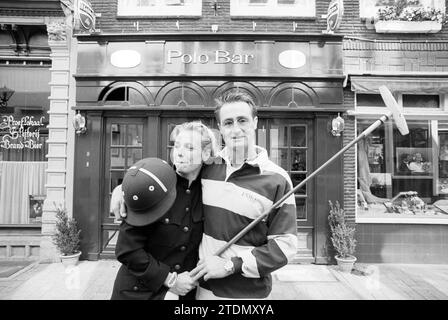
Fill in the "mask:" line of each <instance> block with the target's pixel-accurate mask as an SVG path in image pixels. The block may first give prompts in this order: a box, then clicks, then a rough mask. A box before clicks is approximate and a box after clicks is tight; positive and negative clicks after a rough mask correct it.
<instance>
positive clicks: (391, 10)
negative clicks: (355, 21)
mask: <svg viewBox="0 0 448 320" xmlns="http://www.w3.org/2000/svg"><path fill="white" fill-rule="evenodd" d="M412 5H413V3H412V2H409V1H407V0H399V1H396V2H395V4H394V5H393V6H385V7H383V8H380V9H378V12H377V16H378V20H384V21H390V20H400V21H437V22H439V23H443V24H446V23H447V17H446V14H445V12H442V11H441V10H440V9H435V8H432V7H426V8H423V7H417V6H412Z"/></svg>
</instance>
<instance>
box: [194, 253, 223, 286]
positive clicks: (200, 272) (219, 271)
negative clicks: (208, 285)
mask: <svg viewBox="0 0 448 320" xmlns="http://www.w3.org/2000/svg"><path fill="white" fill-rule="evenodd" d="M226 262H227V260H226V259H224V258H221V257H218V256H209V257H205V258H204V259H201V260H200V261H199V262H198V265H197V267H196V268H194V269H193V270H191V271H190V276H191V277H192V278H193V279H195V280H199V279H200V278H201V277H204V280H205V281H207V280H208V279H220V278H225V277H227V276H229V275H230V274H231V272H230V271H227V270H226V269H224V265H225V264H226Z"/></svg>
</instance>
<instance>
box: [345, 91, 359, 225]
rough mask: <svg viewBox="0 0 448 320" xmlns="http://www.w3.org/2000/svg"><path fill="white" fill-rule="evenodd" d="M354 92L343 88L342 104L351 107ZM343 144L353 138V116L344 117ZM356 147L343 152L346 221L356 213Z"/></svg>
mask: <svg viewBox="0 0 448 320" xmlns="http://www.w3.org/2000/svg"><path fill="white" fill-rule="evenodd" d="M354 97H355V95H354V93H353V92H352V91H351V90H350V88H349V87H347V88H345V89H344V106H347V107H353V105H354V103H355V102H354ZM344 120H345V130H344V135H343V144H344V146H346V145H347V144H348V143H349V142H351V141H352V140H353V139H354V138H355V133H356V132H355V118H354V117H346V118H345V119H344ZM355 153H356V148H355V147H352V148H350V149H349V150H348V151H347V152H346V153H345V154H344V209H345V214H346V216H347V219H348V221H350V222H354V221H355V213H356V157H355Z"/></svg>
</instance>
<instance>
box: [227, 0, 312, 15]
mask: <svg viewBox="0 0 448 320" xmlns="http://www.w3.org/2000/svg"><path fill="white" fill-rule="evenodd" d="M230 15H231V16H237V17H257V16H258V17H314V16H316V2H315V0H230Z"/></svg>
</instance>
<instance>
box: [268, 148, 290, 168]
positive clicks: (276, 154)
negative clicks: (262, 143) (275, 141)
mask: <svg viewBox="0 0 448 320" xmlns="http://www.w3.org/2000/svg"><path fill="white" fill-rule="evenodd" d="M270 159H271V160H272V161H273V162H274V163H276V164H277V165H279V166H280V167H282V168H283V169H285V170H286V171H289V170H290V169H289V166H288V149H273V148H271V154H270Z"/></svg>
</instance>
